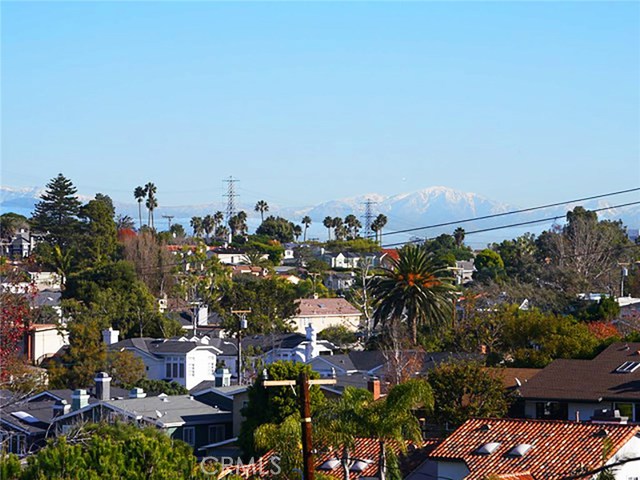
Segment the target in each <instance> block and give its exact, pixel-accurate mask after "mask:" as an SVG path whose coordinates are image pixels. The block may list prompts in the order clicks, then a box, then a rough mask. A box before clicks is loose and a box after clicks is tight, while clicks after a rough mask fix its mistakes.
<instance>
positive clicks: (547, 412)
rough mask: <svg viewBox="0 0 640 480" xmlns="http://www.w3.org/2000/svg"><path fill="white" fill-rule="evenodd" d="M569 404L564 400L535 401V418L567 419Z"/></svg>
mask: <svg viewBox="0 0 640 480" xmlns="http://www.w3.org/2000/svg"><path fill="white" fill-rule="evenodd" d="M568 415H569V406H568V404H567V403H564V402H536V418H544V419H547V420H567V417H568Z"/></svg>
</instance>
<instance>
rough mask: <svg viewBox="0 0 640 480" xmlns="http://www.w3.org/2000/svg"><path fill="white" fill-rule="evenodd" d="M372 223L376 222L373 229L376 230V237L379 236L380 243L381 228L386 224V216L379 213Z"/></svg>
mask: <svg viewBox="0 0 640 480" xmlns="http://www.w3.org/2000/svg"><path fill="white" fill-rule="evenodd" d="M373 223H375V224H376V227H377V230H375V232H376V234H377V235H376V237H377V236H379V237H380V238H379V239H378V241H379V243H380V245H382V229H383V228H384V226H385V225H386V224H387V216H386V215H384V214H382V213H381V214H380V215H378V216H377V217H376V219H375V220H374V221H373Z"/></svg>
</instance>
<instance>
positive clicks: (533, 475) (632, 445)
mask: <svg viewBox="0 0 640 480" xmlns="http://www.w3.org/2000/svg"><path fill="white" fill-rule="evenodd" d="M639 455H640V426H636V425H601V424H594V423H584V422H569V421H553V420H524V419H471V420H467V421H466V422H465V423H464V424H463V425H462V426H460V427H459V428H458V429H457V430H456V431H455V432H453V434H451V435H450V436H449V437H447V438H446V439H445V440H444V441H443V442H442V443H441V444H440V445H439V446H437V447H436V448H435V450H433V451H432V452H431V453H430V454H429V455H428V456H427V458H426V461H425V462H424V463H423V464H422V465H421V466H420V467H418V468H417V469H416V470H415V471H414V472H413V473H412V474H410V475H408V476H407V477H406V478H407V479H409V480H422V479H424V478H446V479H449V480H463V479H464V480H486V479H488V478H495V479H503V480H507V479H511V480H559V479H562V478H578V477H572V475H576V474H580V473H584V472H585V471H587V472H588V471H590V470H594V469H597V468H600V467H602V466H604V465H609V464H612V463H616V462H618V461H620V460H623V459H626V458H632V457H638V456H639ZM639 471H640V467H638V462H630V463H627V464H625V465H622V466H621V467H618V468H616V469H615V470H613V471H612V474H613V476H614V478H615V479H616V480H629V479H635V478H636V477H637V476H638V472H639ZM580 478H585V479H595V478H596V474H593V475H591V476H584V477H582V476H581V477H580Z"/></svg>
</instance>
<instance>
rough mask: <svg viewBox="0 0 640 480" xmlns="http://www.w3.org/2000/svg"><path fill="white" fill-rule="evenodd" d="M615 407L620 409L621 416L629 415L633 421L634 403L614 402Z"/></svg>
mask: <svg viewBox="0 0 640 480" xmlns="http://www.w3.org/2000/svg"><path fill="white" fill-rule="evenodd" d="M613 409H614V410H618V411H619V412H620V415H621V416H623V417H627V418H628V419H629V421H630V422H633V403H614V404H613Z"/></svg>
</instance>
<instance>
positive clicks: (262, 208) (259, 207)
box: [254, 200, 269, 222]
mask: <svg viewBox="0 0 640 480" xmlns="http://www.w3.org/2000/svg"><path fill="white" fill-rule="evenodd" d="M254 211H256V212H260V222H264V212H268V211H269V204H268V203H267V202H265V201H264V200H258V202H257V203H256V206H255V207H254Z"/></svg>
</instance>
